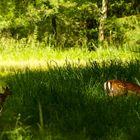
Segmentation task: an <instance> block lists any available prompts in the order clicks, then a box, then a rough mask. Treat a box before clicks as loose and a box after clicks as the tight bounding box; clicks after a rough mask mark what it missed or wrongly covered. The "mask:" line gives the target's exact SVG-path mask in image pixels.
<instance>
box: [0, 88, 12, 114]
mask: <svg viewBox="0 0 140 140" xmlns="http://www.w3.org/2000/svg"><path fill="white" fill-rule="evenodd" d="M2 88H3V90H4V93H0V113H1V112H2V110H3V105H4V102H5V100H6V98H7V96H9V95H11V94H12V92H11V91H10V89H9V88H8V87H6V88H4V87H2Z"/></svg>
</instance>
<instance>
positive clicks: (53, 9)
mask: <svg viewBox="0 0 140 140" xmlns="http://www.w3.org/2000/svg"><path fill="white" fill-rule="evenodd" d="M108 6H109V7H108V18H109V19H110V22H107V27H108V30H109V28H111V29H112V28H115V31H114V30H113V31H112V32H113V35H114V36H115V37H113V38H114V40H115V41H114V40H113V41H114V43H116V40H117V41H118V42H119V43H120V42H122V40H125V35H124V36H123V35H122V34H124V32H126V30H124V29H123V27H122V26H121V24H117V23H114V21H113V20H114V18H113V19H112V17H124V16H129V15H132V14H137V13H138V11H139V3H138V2H137V1H136V0H130V1H124V0H119V1H109V5H108ZM0 7H1V8H0V9H1V10H0V11H1V12H0V13H1V14H0V25H1V26H0V35H1V37H3V36H5V37H7V38H15V39H23V38H24V39H25V38H26V39H28V38H29V37H30V36H36V38H35V39H36V40H37V41H40V42H44V43H46V42H47V41H48V40H50V41H51V46H52V47H58V48H69V47H80V48H81V47H83V46H84V44H85V42H86V44H88V45H87V46H90V45H89V44H92V43H93V44H97V42H98V26H99V20H100V19H99V18H100V9H101V1H97V0H95V1H91V0H87V1H78V0H76V1H75V0H71V1H63V0H62V1H58V0H57V1H54V0H36V1H31V0H30V1H27V0H25V1H17V0H14V1H11V0H8V1H5V0H2V1H1V2H0ZM134 7H135V8H134ZM115 21H116V19H115ZM113 26H115V27H113ZM107 37H108V33H107ZM50 38H51V39H50ZM118 42H117V43H118ZM96 46H98V45H96Z"/></svg>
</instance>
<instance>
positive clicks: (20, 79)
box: [0, 41, 140, 140]
mask: <svg viewBox="0 0 140 140" xmlns="http://www.w3.org/2000/svg"><path fill="white" fill-rule="evenodd" d="M7 43H8V41H7ZM13 44H14V45H17V44H16V43H15V42H14V43H13ZM13 44H11V46H9V48H3V49H1V55H0V59H1V63H0V65H1V66H0V78H1V79H0V80H1V83H5V84H7V85H8V86H9V87H10V89H11V90H12V93H13V94H12V96H9V97H8V98H7V100H6V102H5V105H4V110H3V112H2V113H1V116H0V137H1V138H2V140H16V139H17V140H31V139H33V140H40V139H42V140H71V139H74V140H77V139H80V140H128V139H130V140H131V139H139V138H140V136H139V131H140V99H139V98H138V97H135V96H130V97H129V96H128V97H123V96H122V97H116V98H115V97H114V98H111V97H108V96H107V95H106V94H105V92H104V90H103V83H104V82H105V81H106V80H108V79H122V80H127V81H130V82H135V83H137V84H139V82H140V81H139V79H140V60H139V53H137V52H135V51H131V49H114V48H113V47H110V48H105V49H102V48H98V49H97V50H96V51H93V52H89V51H88V50H86V49H84V48H83V49H78V48H77V49H68V50H59V49H51V48H45V47H44V48H43V47H42V48H41V47H40V48H39V47H38V48H35V47H34V46H33V48H32V49H29V48H28V47H25V48H23V47H20V48H17V49H14V48H15V47H14V48H12V46H13ZM19 45H21V42H20V44H19ZM33 45H36V44H33Z"/></svg>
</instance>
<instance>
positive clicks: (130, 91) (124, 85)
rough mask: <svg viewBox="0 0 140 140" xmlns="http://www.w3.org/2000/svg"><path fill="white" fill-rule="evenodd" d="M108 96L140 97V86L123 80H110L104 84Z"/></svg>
mask: <svg viewBox="0 0 140 140" xmlns="http://www.w3.org/2000/svg"><path fill="white" fill-rule="evenodd" d="M104 90H105V92H106V93H107V95H108V96H112V97H113V96H122V95H136V96H140V86H139V85H137V84H134V83H131V82H127V81H123V80H108V81H106V82H105V83H104Z"/></svg>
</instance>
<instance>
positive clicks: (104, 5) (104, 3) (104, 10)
mask: <svg viewBox="0 0 140 140" xmlns="http://www.w3.org/2000/svg"><path fill="white" fill-rule="evenodd" d="M107 5H108V0H102V9H101V17H100V24H99V41H100V42H103V41H104V25H105V20H106V18H107Z"/></svg>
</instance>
